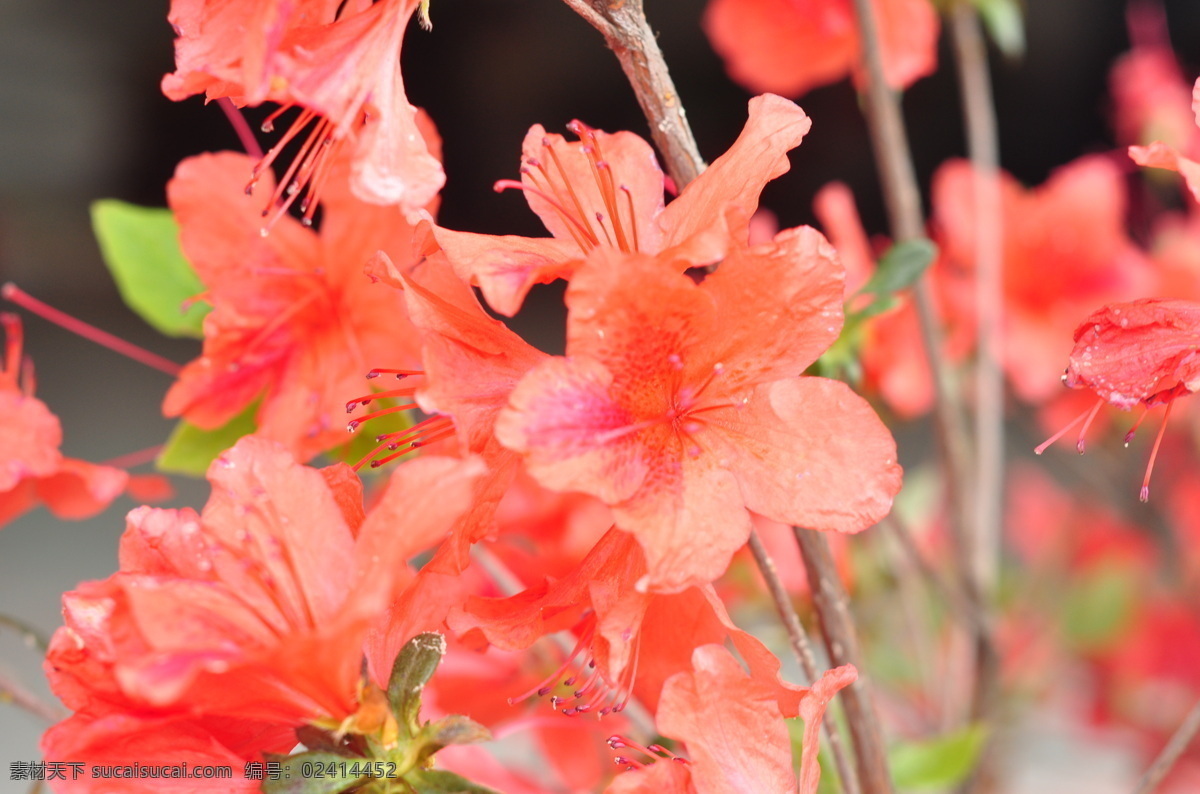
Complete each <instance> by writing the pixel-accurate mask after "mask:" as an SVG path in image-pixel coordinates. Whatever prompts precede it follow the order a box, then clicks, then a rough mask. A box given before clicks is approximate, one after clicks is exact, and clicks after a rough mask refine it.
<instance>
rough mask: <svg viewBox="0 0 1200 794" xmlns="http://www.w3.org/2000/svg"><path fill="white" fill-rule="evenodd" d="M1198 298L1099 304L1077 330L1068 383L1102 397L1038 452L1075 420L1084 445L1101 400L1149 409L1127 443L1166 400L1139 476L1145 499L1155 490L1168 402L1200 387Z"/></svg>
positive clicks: (1152, 299) (1118, 405)
mask: <svg viewBox="0 0 1200 794" xmlns="http://www.w3.org/2000/svg"><path fill="white" fill-rule="evenodd" d="M1198 351H1200V304H1198V303H1193V302H1192V301H1183V300H1166V299H1162V298H1143V299H1141V300H1137V301H1133V302H1132V303H1113V304H1109V305H1107V306H1102V307H1101V308H1099V309H1097V310H1096V311H1095V312H1093V313H1092V314H1091V315H1089V316H1088V317H1087V319H1085V320H1084V321H1083V322H1082V323H1080V325H1079V327H1078V328H1077V329H1076V330H1075V347H1074V349H1073V350H1072V351H1071V358H1070V363H1069V364H1068V366H1067V371H1066V374H1065V375H1063V382H1064V383H1066V385H1067V386H1070V387H1071V388H1073V389H1083V388H1087V389H1091V390H1092V391H1094V392H1095V393H1096V394H1097V395H1099V397H1100V399H1099V400H1098V401H1097V402H1096V404H1095V406H1094V407H1093V408H1092V409H1090V410H1089V411H1087V412H1085V413H1084V414H1081V415H1080V416H1079V417H1077V418H1076V419H1075V421H1073V422H1071V424H1069V425H1067V426H1066V427H1064V428H1063V429H1062V430H1060V431H1059V432H1058V433H1056V434H1055V435H1054V436H1053V437H1051V438H1050V439H1049V440H1048V441H1046V442H1045V443H1043V444H1042V445H1041V446H1039V447H1038V449H1037V451H1038V452H1039V453H1040V452H1041V451H1042V450H1044V449H1045V448H1046V447H1047V446H1049V445H1050V444H1051V443H1053V442H1054V441H1055V440H1057V439H1058V438H1060V437H1062V436H1063V435H1064V434H1065V433H1066V432H1067V431H1068V430H1070V429H1071V428H1072V427H1074V426H1075V425H1077V424H1079V423H1080V422H1083V423H1084V424H1083V428H1082V429H1081V430H1080V431H1079V442H1078V446H1079V451H1080V452H1082V451H1083V437H1084V434H1085V433H1087V429H1088V426H1089V425H1090V424H1091V421H1092V418H1093V417H1095V415H1096V413H1097V412H1098V411H1099V410H1100V406H1102V405H1103V404H1104V403H1106V402H1108V403H1111V404H1113V405H1115V406H1117V407H1118V408H1120V409H1121V410H1123V411H1128V410H1130V409H1132V408H1133V407H1134V406H1136V405H1141V406H1143V408H1144V409H1145V410H1144V411H1143V413H1142V416H1141V417H1139V418H1138V420H1137V423H1136V424H1134V426H1133V429H1131V430H1130V431H1129V433H1128V434H1126V437H1125V438H1126V443H1128V442H1129V440H1130V439H1131V438H1132V437H1133V433H1134V431H1135V430H1136V429H1137V428H1138V426H1139V425H1141V423H1142V420H1143V419H1145V417H1146V411H1148V410H1149V409H1150V408H1152V407H1154V406H1156V405H1164V404H1165V405H1166V406H1167V410H1166V415H1165V416H1164V417H1163V424H1162V428H1161V429H1160V430H1159V432H1158V437H1157V438H1156V439H1155V442H1154V448H1153V449H1152V450H1151V452H1150V462H1149V463H1148V464H1147V466H1146V476H1145V478H1144V479H1143V480H1142V491H1141V499H1142V501H1143V502H1144V501H1146V500H1147V499H1148V498H1149V494H1150V473H1151V472H1152V471H1153V469H1154V460H1155V457H1156V456H1157V455H1158V448H1159V444H1160V443H1161V442H1162V436H1163V430H1165V429H1166V426H1167V418H1168V417H1169V416H1170V415H1171V406H1172V405H1173V404H1174V401H1175V399H1176V398H1177V397H1183V396H1186V395H1188V394H1191V393H1192V392H1194V391H1196V390H1197V389H1198V388H1200V352H1198Z"/></svg>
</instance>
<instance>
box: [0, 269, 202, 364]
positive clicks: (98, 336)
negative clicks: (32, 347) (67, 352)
mask: <svg viewBox="0 0 1200 794" xmlns="http://www.w3.org/2000/svg"><path fill="white" fill-rule="evenodd" d="M0 297H3V298H4V299H5V300H7V301H11V302H12V303H15V304H17V305H18V306H20V307H21V308H23V309H27V310H29V311H31V312H33V313H34V314H36V315H37V316H38V317H41V318H42V319H43V320H47V321H49V322H52V323H54V324H55V325H57V326H59V327H61V328H65V329H66V330H68V331H70V332H71V333H73V334H77V335H78V336H82V337H83V338H84V339H87V340H89V341H91V342H95V343H96V344H98V345H101V346H103V347H107V348H108V349H109V350H112V351H114V352H116V353H120V354H121V355H123V356H125V357H127V358H131V359H133V360H134V361H137V362H138V363H141V364H145V365H146V366H148V367H151V368H153V369H157V370H158V371H160V372H165V373H166V374H168V375H170V376H171V377H173V378H174V377H178V376H179V373H180V372H181V371H182V370H183V367H181V366H180V365H178V364H176V363H175V362H174V361H170V360H169V359H166V358H163V357H162V356H160V355H158V354H156V353H151V352H150V351H149V350H146V349H144V348H141V347H138V346H137V345H135V344H133V343H132V342H126V341H125V340H124V339H121V338H120V337H117V336H113V335H112V334H110V333H108V332H107V331H101V330H100V329H99V328H97V327H96V326H94V325H89V324H88V323H85V322H84V321H83V320H79V319H76V318H74V317H72V316H71V315H69V314H67V313H66V312H63V311H59V310H58V309H55V308H53V307H51V306H49V305H47V304H45V303H43V302H42V301H40V300H38V299H37V298H35V297H33V296H32V295H30V294H28V293H27V292H25V291H24V290H22V289H21V288H20V287H18V286H17V285H16V284H13V283H12V282H11V281H10V282H8V283H7V284H5V285H4V286H3V287H0ZM18 338H19V337H18Z"/></svg>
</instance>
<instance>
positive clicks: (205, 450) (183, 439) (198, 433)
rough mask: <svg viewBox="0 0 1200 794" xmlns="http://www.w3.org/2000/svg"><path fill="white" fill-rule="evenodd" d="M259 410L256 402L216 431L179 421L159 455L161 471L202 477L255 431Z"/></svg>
mask: <svg viewBox="0 0 1200 794" xmlns="http://www.w3.org/2000/svg"><path fill="white" fill-rule="evenodd" d="M257 411H258V401H257V400H256V401H255V402H253V403H251V404H250V406H249V407H248V408H246V410H244V411H242V412H241V413H240V414H238V415H237V416H235V417H233V419H230V420H229V423H228V424H226V425H225V426H224V427H220V428H217V429H216V430H201V429H200V428H198V427H196V426H195V425H193V424H191V423H190V422H188V421H186V420H183V419H181V420H179V424H177V425H175V429H174V430H172V431H171V437H170V438H168V439H167V443H166V444H165V445H164V446H163V451H162V452H161V453H160V454H159V456H158V464H157V465H158V469H159V471H168V472H172V473H175V474H188V475H192V476H195V477H203V476H204V474H205V472H207V471H208V466H209V464H210V463H212V462H213V460H214V459H215V458H216V457H217V455H220V454H221V453H222V452H224V451H225V450H227V449H229V448H230V447H232V446H233V445H234V444H236V443H237V440H238V439H239V438H241V437H242V436H247V435H250V434H251V433H253V432H254V431H255V429H256V424H255V421H254V414H255V413H256V412H257Z"/></svg>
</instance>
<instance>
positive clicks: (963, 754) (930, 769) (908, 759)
mask: <svg viewBox="0 0 1200 794" xmlns="http://www.w3.org/2000/svg"><path fill="white" fill-rule="evenodd" d="M985 736H986V733H985V731H984V729H983V726H981V725H972V726H969V727H967V728H964V729H963V730H961V731H956V732H954V733H951V734H947V735H946V736H940V737H938V738H936V739H930V740H927V741H922V742H905V743H903V744H899V745H896V746H895V747H893V748H891V750H889V751H888V766H889V767H890V768H891V770H892V780H893V781H894V782H895V784H896V788H897V789H901V790H905V791H927V790H931V789H948V788H954V787H955V786H958V785H959V784H960V783H962V782H964V781H965V780H966V779H967V776H968V775H970V774H971V770H972V769H974V768H975V764H976V762H978V760H979V753H980V751H981V750H982V749H983V740H984V737H985Z"/></svg>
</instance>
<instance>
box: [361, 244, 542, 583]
mask: <svg viewBox="0 0 1200 794" xmlns="http://www.w3.org/2000/svg"><path fill="white" fill-rule="evenodd" d="M422 250H425V249H422ZM375 266H376V267H377V268H378V269H377V270H373V272H375V273H377V277H378V278H380V279H381V280H385V281H387V282H389V283H390V284H392V285H393V286H395V287H397V288H399V289H400V290H402V291H403V296H404V300H405V302H406V305H407V307H408V315H409V316H410V317H411V318H412V323H413V325H414V327H415V329H416V333H415V337H416V338H417V339H419V341H420V344H421V358H422V361H423V364H422V366H423V369H422V370H421V371H420V373H419V374H420V375H422V376H423V379H422V382H421V385H419V386H417V387H414V388H413V389H412V394H413V395H414V399H415V401H416V405H418V406H420V408H421V410H423V411H424V412H426V413H427V414H430V415H431V416H430V418H429V419H426V420H424V421H422V422H420V423H419V424H417V425H416V426H414V427H412V428H410V429H409V430H406V431H402V432H398V433H390V434H385V435H381V436H379V437H378V440H379V441H380V445H379V447H377V448H376V449H375V450H374V451H373V452H372V453H371V454H370V456H369V457H374V456H375V455H377V454H378V453H380V452H382V451H384V450H388V451H389V452H390V454H386V455H384V457H380V458H376V459H375V460H374V461H372V463H371V465H372V466H379V465H381V464H384V463H387V462H389V461H391V460H393V459H395V458H397V457H400V456H401V455H404V454H406V453H408V452H410V451H411V450H412V449H413V448H414V447H418V446H421V447H423V446H426V445H428V444H431V443H434V442H436V441H440V440H443V439H446V438H448V437H451V436H453V437H455V440H456V441H457V443H458V449H459V450H460V451H461V452H463V453H465V454H474V455H478V456H479V457H480V458H481V459H482V460H483V461H484V462H485V463H486V464H487V474H486V475H485V476H484V477H483V478H481V479H480V480H479V481H478V483H477V484H476V491H475V494H474V496H473V498H472V500H471V509H470V510H469V511H468V512H467V513H466V514H465V515H464V516H463V517H462V519H461V520H460V521H458V522H457V523H456V524H455V527H454V529H453V530H452V532H451V539H450V541H449V542H448V543H447V544H445V545H444V546H443V548H442V549H441V552H440V553H439V555H438V557H437V558H436V559H435V560H434V561H433V562H431V563H430V564H431V565H432V566H434V569H436V570H443V568H442V567H441V566H443V565H446V566H447V567H446V568H445V569H444V572H447V573H458V572H460V571H462V570H463V568H465V567H466V565H467V563H468V557H467V553H468V551H469V549H470V546H471V544H472V543H474V542H475V541H477V540H479V539H480V538H482V537H484V536H486V535H489V534H491V533H492V531H493V529H494V524H495V521H494V519H495V512H496V506H497V504H498V503H499V502H500V499H501V497H502V496H503V495H504V493H505V491H506V490H507V489H508V486H509V484H510V483H511V482H512V478H513V476H514V475H515V473H516V469H517V466H518V464H519V461H518V458H517V456H516V455H514V454H513V453H512V452H511V451H509V450H507V449H505V448H504V447H502V446H501V445H500V443H499V442H498V441H497V440H496V438H495V434H494V433H493V430H492V428H493V425H494V424H495V421H496V416H497V414H499V412H500V410H501V409H502V408H503V407H504V405H505V401H506V400H507V399H508V395H509V392H511V391H512V389H513V387H514V386H515V385H516V383H517V381H519V380H520V379H521V377H522V376H523V375H524V374H525V373H526V372H528V371H529V370H530V369H532V368H533V367H534V366H535V365H536V364H537V363H539V362H541V361H543V360H545V359H546V358H548V356H547V354H545V353H543V352H541V351H540V350H537V349H536V348H534V347H532V346H531V345H529V344H528V343H527V342H525V340H523V339H521V337H519V336H517V335H516V334H515V333H513V332H512V331H510V330H509V329H508V328H507V327H505V325H504V324H503V323H501V322H499V321H498V320H495V319H493V318H491V317H489V316H488V315H487V313H486V312H485V311H484V310H483V307H482V306H480V305H479V301H478V300H476V299H475V295H474V294H473V292H472V291H471V288H470V287H468V286H467V285H466V284H465V283H463V282H462V281H461V280H460V279H459V278H458V277H457V276H456V275H455V274H454V272H453V270H452V269H451V268H450V265H449V263H448V262H447V261H446V260H445V257H444V256H442V255H441V254H440V252H438V251H437V250H436V248H434V249H432V251H431V253H430V254H429V256H427V257H426V258H425V259H424V260H423V262H422V264H421V266H420V267H419V268H417V269H415V270H414V271H413V272H411V273H408V274H402V273H400V272H399V271H398V270H396V269H395V268H394V267H392V263H391V262H390V261H383V262H379V261H377V262H376V263H375ZM380 371H381V372H382V371H383V370H380ZM406 391H407V390H406ZM362 419H363V418H359V419H356V420H354V424H357V423H358V422H361V421H362Z"/></svg>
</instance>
